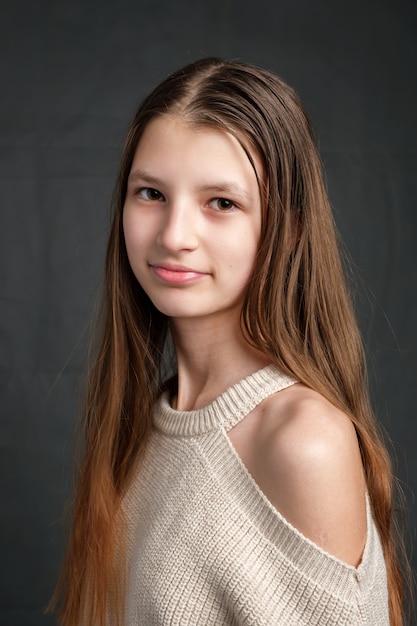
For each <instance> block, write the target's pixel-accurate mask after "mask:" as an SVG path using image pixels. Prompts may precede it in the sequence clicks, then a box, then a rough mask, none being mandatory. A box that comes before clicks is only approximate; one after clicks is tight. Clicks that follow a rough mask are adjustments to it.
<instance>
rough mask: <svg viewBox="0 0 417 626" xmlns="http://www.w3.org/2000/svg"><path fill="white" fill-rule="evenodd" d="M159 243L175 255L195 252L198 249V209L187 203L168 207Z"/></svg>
mask: <svg viewBox="0 0 417 626" xmlns="http://www.w3.org/2000/svg"><path fill="white" fill-rule="evenodd" d="M157 243H158V245H159V246H161V247H162V248H164V249H165V250H167V251H168V252H173V253H174V252H180V251H183V250H184V251H186V250H188V251H191V250H195V249H196V248H197V247H198V235H197V215H196V209H195V208H194V207H191V206H190V205H188V206H187V205H186V204H185V203H183V204H180V203H176V204H173V205H167V206H166V210H165V214H164V218H163V220H162V223H161V228H160V230H159V233H158V237H157Z"/></svg>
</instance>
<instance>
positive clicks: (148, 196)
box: [136, 187, 164, 202]
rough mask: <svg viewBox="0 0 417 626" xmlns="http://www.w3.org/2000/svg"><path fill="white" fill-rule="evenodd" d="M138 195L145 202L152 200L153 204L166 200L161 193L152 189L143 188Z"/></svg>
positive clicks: (138, 191)
mask: <svg viewBox="0 0 417 626" xmlns="http://www.w3.org/2000/svg"><path fill="white" fill-rule="evenodd" d="M136 195H138V196H140V197H141V198H143V199H144V200H151V201H153V202H155V201H158V200H163V198H164V196H163V195H162V193H161V192H160V191H158V190H157V189H153V188H152V187H142V188H141V189H138V190H137V192H136Z"/></svg>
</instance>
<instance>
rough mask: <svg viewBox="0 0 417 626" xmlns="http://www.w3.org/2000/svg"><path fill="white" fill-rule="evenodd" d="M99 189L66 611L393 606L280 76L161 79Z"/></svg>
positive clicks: (376, 464)
mask: <svg viewBox="0 0 417 626" xmlns="http://www.w3.org/2000/svg"><path fill="white" fill-rule="evenodd" d="M114 207H115V211H114V220H113V224H112V229H111V234H110V240H109V245H108V251H107V259H106V292H105V298H104V325H103V329H102V333H101V340H100V344H99V347H98V352H97V356H96V360H95V364H94V367H93V369H92V372H91V377H90V381H89V387H88V394H87V402H86V408H85V452H84V458H83V462H82V465H81V468H80V473H79V482H78V488H77V493H76V504H75V513H74V520H73V528H72V534H71V539H70V542H69V547H68V550H67V555H66V560H65V563H64V566H63V570H62V574H61V579H60V583H59V587H58V594H59V595H62V598H63V604H62V609H61V623H62V624H65V625H67V626H75V625H79V624H87V625H88V626H90V625H93V624H94V625H98V626H104V624H111V625H115V624H119V625H121V624H126V625H129V626H134V625H138V626H139V625H141V626H152V625H154V624H155V625H161V626H162V625H164V626H167V625H174V624H180V625H188V624H190V625H194V626H195V625H196V624H202V625H216V626H219V625H229V624H247V625H255V624H256V625H261V624H262V625H267V624H268V625H275V624H279V625H283V626H286V625H287V626H289V625H292V626H295V625H297V626H299V625H309V626H312V625H314V624H316V625H320V626H324V625H334V626H336V625H337V626H343V625H348V624H349V625H353V624H355V625H359V624H361V625H368V626H369V625H371V624H372V625H374V626H375V625H377V626H384V625H387V624H389V623H390V624H392V625H394V626H400V625H401V624H403V621H402V617H401V616H402V608H401V605H402V581H401V574H400V569H399V564H398V560H397V557H396V549H395V548H396V547H395V542H394V539H393V534H392V527H393V520H392V493H391V488H392V475H391V469H390V463H389V459H388V456H387V452H386V450H385V448H384V446H383V444H382V443H381V440H380V438H379V436H378V434H377V428H376V424H375V421H374V418H373V416H372V412H371V409H370V406H369V402H368V396H367V390H366V373H365V363H364V356H363V351H362V346H361V341H360V338H359V334H358V329H357V325H356V322H355V319H354V315H353V312H352V307H351V303H350V300H349V296H348V293H347V288H346V284H345V280H344V277H343V272H342V268H341V262H340V258H339V253H338V249H337V244H336V237H335V228H334V224H333V221H332V217H331V212H330V208H329V202H328V199H327V197H326V192H325V188H324V184H323V179H322V172H321V167H320V161H319V156H318V152H317V148H316V146H315V143H314V140H313V137H312V132H311V128H310V125H309V122H308V120H307V119H306V116H305V114H304V112H303V110H302V107H301V105H300V103H299V101H298V99H297V97H296V95H295V94H294V92H293V91H292V89H290V88H289V87H288V86H287V85H286V84H285V83H284V82H283V81H282V80H280V79H279V78H278V77H277V76H275V75H274V74H272V73H270V72H268V71H264V70H262V69H259V68H255V67H252V66H249V65H244V64H241V63H236V62H226V61H222V60H219V59H205V60H201V61H198V62H197V63H193V64H191V65H189V66H188V67H186V68H184V69H182V70H180V71H179V72H177V73H175V74H174V75H172V76H170V77H169V78H168V79H167V80H165V81H164V82H163V83H162V84H161V85H160V86H159V87H157V88H156V89H155V90H154V91H153V92H152V93H151V94H150V95H149V96H148V97H147V98H146V99H145V101H144V102H143V103H142V105H141V106H140V108H139V110H138V112H137V114H136V117H135V119H134V121H133V124H132V126H131V128H130V131H129V133H128V137H127V141H126V145H125V149H124V153H123V156H122V161H121V168H120V174H119V178H118V183H117V189H116V194H115V202H114ZM170 345H173V347H174V350H175V376H172V377H171V378H169V376H167V375H166V372H167V361H166V358H167V357H166V355H167V354H168V353H169V346H170ZM167 378H168V380H167Z"/></svg>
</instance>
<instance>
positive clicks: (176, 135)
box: [131, 114, 264, 186]
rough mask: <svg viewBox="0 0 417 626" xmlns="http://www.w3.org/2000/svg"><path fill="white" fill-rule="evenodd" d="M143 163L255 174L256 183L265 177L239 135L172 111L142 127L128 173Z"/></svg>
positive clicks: (259, 182) (252, 152)
mask: <svg viewBox="0 0 417 626" xmlns="http://www.w3.org/2000/svg"><path fill="white" fill-rule="evenodd" d="M144 165H146V166H147V168H149V167H152V168H154V169H156V170H159V169H163V168H164V169H168V170H169V169H171V168H172V169H178V167H181V169H182V170H184V169H188V170H190V171H195V172H196V173H197V172H198V171H199V172H200V173H201V174H203V173H206V174H207V175H208V174H210V172H215V171H219V170H220V171H223V172H224V174H226V173H228V174H229V175H232V176H237V177H239V178H249V179H252V178H253V177H255V179H256V181H257V184H258V186H260V185H261V183H262V181H263V179H264V168H263V165H262V162H261V159H260V158H259V156H258V154H257V152H256V150H254V149H253V148H252V147H250V146H249V145H248V143H247V142H245V141H244V140H242V138H241V137H240V136H239V135H238V134H235V133H234V132H233V131H232V132H229V131H228V130H225V129H223V128H219V127H215V126H212V125H210V126H207V125H201V124H196V123H194V122H190V121H189V120H188V119H186V118H183V117H180V116H177V115H172V114H169V115H168V114H167V115H161V116H158V117H156V118H154V119H153V120H151V121H150V122H149V123H148V124H147V126H146V127H145V129H144V131H143V133H142V135H141V137H140V139H139V142H138V144H137V147H136V151H135V154H134V158H133V162H132V166H131V173H132V172H134V170H135V169H138V168H139V169H140V168H141V167H144Z"/></svg>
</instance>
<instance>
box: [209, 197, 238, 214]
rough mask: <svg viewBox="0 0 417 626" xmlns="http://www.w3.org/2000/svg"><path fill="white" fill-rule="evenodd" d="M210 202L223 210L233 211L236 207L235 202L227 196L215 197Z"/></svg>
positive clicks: (212, 205) (215, 207) (213, 206)
mask: <svg viewBox="0 0 417 626" xmlns="http://www.w3.org/2000/svg"><path fill="white" fill-rule="evenodd" d="M209 204H210V206H211V207H212V208H214V209H217V211H223V212H226V211H231V210H232V209H234V208H236V205H235V203H234V202H232V201H231V200H228V199H227V198H213V200H211V201H210V203H209Z"/></svg>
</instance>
